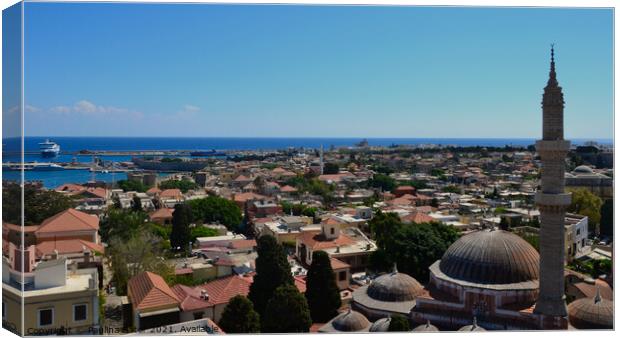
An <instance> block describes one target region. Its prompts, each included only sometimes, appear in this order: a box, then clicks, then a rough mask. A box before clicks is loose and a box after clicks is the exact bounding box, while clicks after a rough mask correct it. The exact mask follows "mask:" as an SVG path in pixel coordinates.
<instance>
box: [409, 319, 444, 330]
mask: <svg viewBox="0 0 620 338" xmlns="http://www.w3.org/2000/svg"><path fill="white" fill-rule="evenodd" d="M411 331H412V332H437V331H439V329H438V328H437V326H435V325H433V324H431V322H430V321H429V320H427V321H426V324H422V325H418V326H416V327H415V328H414V329H413V330H411Z"/></svg>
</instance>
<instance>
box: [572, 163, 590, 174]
mask: <svg viewBox="0 0 620 338" xmlns="http://www.w3.org/2000/svg"><path fill="white" fill-rule="evenodd" d="M573 172H575V173H582V174H592V173H593V172H594V171H593V170H592V168H590V167H588V166H587V165H580V166H578V167H577V168H575V170H574V171H573Z"/></svg>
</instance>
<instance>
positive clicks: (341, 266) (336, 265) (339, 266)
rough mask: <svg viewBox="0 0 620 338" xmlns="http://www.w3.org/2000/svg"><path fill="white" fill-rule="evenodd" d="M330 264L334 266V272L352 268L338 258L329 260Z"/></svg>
mask: <svg viewBox="0 0 620 338" xmlns="http://www.w3.org/2000/svg"><path fill="white" fill-rule="evenodd" d="M329 262H330V264H331V266H332V270H339V269H346V268H350V267H351V266H350V265H349V264H347V263H345V262H343V261H341V260H339V259H337V258H332V257H330V258H329Z"/></svg>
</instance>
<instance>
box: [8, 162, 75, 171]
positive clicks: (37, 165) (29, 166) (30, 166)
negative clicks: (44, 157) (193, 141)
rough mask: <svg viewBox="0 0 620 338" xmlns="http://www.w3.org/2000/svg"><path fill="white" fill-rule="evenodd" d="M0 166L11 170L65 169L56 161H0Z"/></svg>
mask: <svg viewBox="0 0 620 338" xmlns="http://www.w3.org/2000/svg"><path fill="white" fill-rule="evenodd" d="M2 167H3V168H4V169H7V170H11V171H19V170H22V169H23V170H27V171H57V170H65V168H64V167H62V166H60V165H58V164H56V163H42V162H27V163H24V164H23V165H22V164H21V163H2Z"/></svg>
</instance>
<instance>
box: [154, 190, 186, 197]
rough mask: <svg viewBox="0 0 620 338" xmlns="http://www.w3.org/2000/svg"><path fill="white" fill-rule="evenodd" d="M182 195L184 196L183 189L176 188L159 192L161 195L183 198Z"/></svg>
mask: <svg viewBox="0 0 620 338" xmlns="http://www.w3.org/2000/svg"><path fill="white" fill-rule="evenodd" d="M181 196H183V194H182V193H181V190H180V189H176V188H174V189H166V190H163V191H162V192H161V193H160V194H159V197H171V198H181Z"/></svg>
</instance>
